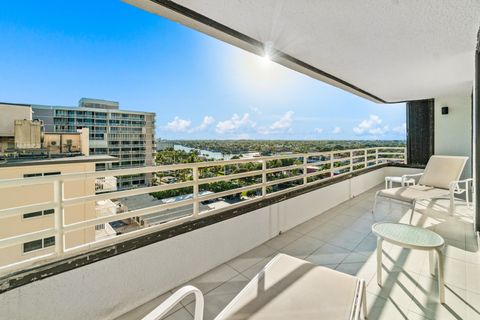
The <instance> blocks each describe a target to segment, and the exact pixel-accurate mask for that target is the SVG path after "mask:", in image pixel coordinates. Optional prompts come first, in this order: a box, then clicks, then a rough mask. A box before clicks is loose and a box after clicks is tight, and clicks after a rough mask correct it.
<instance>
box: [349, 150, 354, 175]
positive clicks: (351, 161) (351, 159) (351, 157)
mask: <svg viewBox="0 0 480 320" xmlns="http://www.w3.org/2000/svg"><path fill="white" fill-rule="evenodd" d="M350 172H353V151H352V150H350Z"/></svg>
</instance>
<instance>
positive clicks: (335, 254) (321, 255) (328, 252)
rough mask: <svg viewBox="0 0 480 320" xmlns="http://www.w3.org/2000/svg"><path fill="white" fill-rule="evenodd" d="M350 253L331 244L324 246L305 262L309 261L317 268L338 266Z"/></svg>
mask: <svg viewBox="0 0 480 320" xmlns="http://www.w3.org/2000/svg"><path fill="white" fill-rule="evenodd" d="M350 252H351V251H349V250H347V249H344V248H340V247H337V246H334V245H332V244H328V243H326V244H324V245H322V246H321V247H320V248H318V249H317V250H315V251H314V252H313V253H312V254H311V255H309V256H308V257H307V258H306V259H305V260H307V261H310V262H312V263H314V264H316V265H319V266H325V265H338V264H339V263H341V262H342V261H343V260H344V259H345V258H346V257H347V256H348V255H349V254H350Z"/></svg>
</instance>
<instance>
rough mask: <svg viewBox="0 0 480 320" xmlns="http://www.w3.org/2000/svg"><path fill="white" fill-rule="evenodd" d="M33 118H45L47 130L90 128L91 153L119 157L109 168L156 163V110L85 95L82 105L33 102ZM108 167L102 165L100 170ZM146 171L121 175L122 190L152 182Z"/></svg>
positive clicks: (71, 130)
mask: <svg viewBox="0 0 480 320" xmlns="http://www.w3.org/2000/svg"><path fill="white" fill-rule="evenodd" d="M32 108H33V119H38V120H42V121H43V123H44V127H45V132H76V130H78V129H80V128H88V129H89V130H90V154H91V155H111V156H114V157H117V158H118V159H119V161H118V162H117V163H112V164H108V166H110V167H109V168H108V169H118V168H132V167H143V166H151V165H154V157H155V136H154V135H155V113H153V112H139V111H127V110H120V109H119V103H118V102H115V101H106V100H99V99H87V98H82V99H80V101H79V104H78V107H64V106H45V105H32ZM104 169H106V167H105V164H98V165H97V170H104ZM149 180H150V176H149V175H145V174H138V175H131V176H121V177H118V178H117V187H118V189H130V188H136V187H139V186H145V185H148V184H149V183H150V181H149Z"/></svg>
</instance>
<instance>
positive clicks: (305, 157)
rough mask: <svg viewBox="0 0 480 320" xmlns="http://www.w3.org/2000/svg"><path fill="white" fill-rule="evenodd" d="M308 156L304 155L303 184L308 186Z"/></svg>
mask: <svg viewBox="0 0 480 320" xmlns="http://www.w3.org/2000/svg"><path fill="white" fill-rule="evenodd" d="M307 160H308V154H304V155H303V184H304V185H306V184H307V181H308V179H307V163H308V161H307Z"/></svg>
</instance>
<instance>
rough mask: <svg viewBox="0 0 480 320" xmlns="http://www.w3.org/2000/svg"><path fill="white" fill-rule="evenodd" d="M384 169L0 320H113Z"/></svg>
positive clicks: (71, 281) (351, 192) (140, 255)
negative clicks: (53, 319)
mask: <svg viewBox="0 0 480 320" xmlns="http://www.w3.org/2000/svg"><path fill="white" fill-rule="evenodd" d="M418 171H419V170H415V169H409V168H392V167H384V168H379V169H377V170H373V171H371V172H369V173H366V174H363V175H360V176H357V177H354V178H352V179H349V180H345V181H342V182H339V183H336V184H333V185H330V186H327V187H324V188H320V189H317V190H314V191H312V192H309V193H306V194H303V195H301V196H298V197H294V198H290V199H287V200H285V201H282V202H280V203H277V204H274V205H271V206H268V207H264V208H261V209H258V210H255V211H252V212H249V213H246V214H244V215H240V216H237V217H235V218H232V219H229V220H226V221H223V222H220V223H217V224H213V225H210V226H208V227H204V228H201V229H197V230H195V231H192V232H188V233H185V234H182V235H179V236H176V237H173V238H171V239H168V240H164V241H160V242H157V243H154V244H152V245H148V246H145V247H142V248H140V249H137V250H133V251H129V252H127V253H124V254H120V255H117V256H114V257H112V258H108V259H105V260H101V261H98V262H95V263H92V264H89V265H86V266H83V267H81V268H77V269H74V270H72V271H68V272H64V273H61V274H58V275H55V276H52V277H49V278H46V279H44V280H41V281H36V282H33V283H31V284H28V285H25V286H22V287H19V288H16V289H13V290H11V291H7V292H5V293H4V294H1V295H0V310H1V311H2V312H0V319H51V318H52V316H53V317H54V318H57V319H113V318H115V317H117V316H119V315H122V314H123V313H125V312H126V311H128V310H131V309H133V308H135V307H137V306H139V305H141V304H143V303H145V302H147V301H149V300H151V299H153V298H155V297H157V296H159V295H160V294H162V293H163V292H166V291H168V290H171V289H173V288H175V287H176V286H178V285H181V284H182V283H185V282H187V281H188V280H190V279H193V278H195V277H196V276H198V275H200V274H203V273H204V272H206V271H208V270H210V269H212V268H214V267H216V266H218V265H220V264H222V263H224V262H226V261H228V260H230V259H232V258H234V257H236V256H238V255H240V254H242V253H244V252H246V251H248V250H250V249H252V248H254V247H256V246H258V245H260V244H262V243H263V242H265V241H267V240H269V239H271V238H273V237H275V236H277V235H278V234H279V232H282V231H286V230H289V229H291V228H293V227H295V226H296V225H298V224H300V223H302V222H305V221H307V220H309V219H310V218H312V217H314V216H316V215H318V214H321V213H322V212H324V211H326V210H328V209H330V208H332V207H334V206H336V205H338V204H340V203H342V202H343V201H346V200H348V199H350V198H351V197H352V196H356V195H358V194H360V193H362V192H364V191H367V190H368V189H370V188H371V187H373V186H375V185H377V184H379V183H382V182H383V181H384V177H385V175H392V174H400V175H401V174H405V173H414V172H418Z"/></svg>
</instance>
